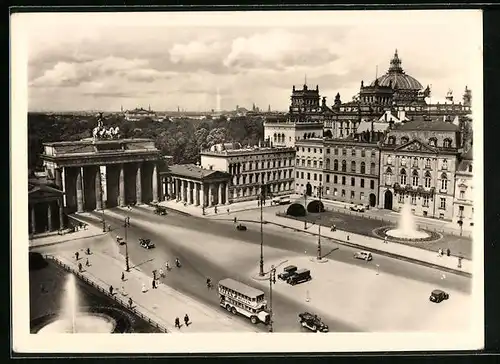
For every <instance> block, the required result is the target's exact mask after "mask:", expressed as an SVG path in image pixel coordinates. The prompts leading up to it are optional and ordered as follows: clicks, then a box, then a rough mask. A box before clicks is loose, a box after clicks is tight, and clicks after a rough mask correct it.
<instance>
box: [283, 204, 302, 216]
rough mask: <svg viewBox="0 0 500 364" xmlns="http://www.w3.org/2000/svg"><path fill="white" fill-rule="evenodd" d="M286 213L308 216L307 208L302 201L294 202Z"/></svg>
mask: <svg viewBox="0 0 500 364" xmlns="http://www.w3.org/2000/svg"><path fill="white" fill-rule="evenodd" d="M286 214H287V215H290V216H295V217H299V216H306V209H305V208H304V206H302V205H301V204H300V203H293V204H291V205H290V206H289V207H288V209H287V210H286Z"/></svg>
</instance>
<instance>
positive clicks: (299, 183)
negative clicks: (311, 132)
mask: <svg viewBox="0 0 500 364" xmlns="http://www.w3.org/2000/svg"><path fill="white" fill-rule="evenodd" d="M323 149H324V146H323V138H312V139H301V140H298V141H297V142H296V145H295V193H296V194H299V195H306V196H311V197H318V190H319V186H320V184H322V183H323V168H324V166H323V160H324V159H323V158H324V155H323V152H324V150H323Z"/></svg>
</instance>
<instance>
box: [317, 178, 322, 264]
mask: <svg viewBox="0 0 500 364" xmlns="http://www.w3.org/2000/svg"><path fill="white" fill-rule="evenodd" d="M322 194H323V186H322V185H321V183H320V184H319V187H318V197H319V205H318V212H319V213H320V215H319V218H318V219H319V221H318V256H317V259H318V260H321V210H322V208H321V195H322Z"/></svg>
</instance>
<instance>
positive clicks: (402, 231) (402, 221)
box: [386, 203, 430, 241]
mask: <svg viewBox="0 0 500 364" xmlns="http://www.w3.org/2000/svg"><path fill="white" fill-rule="evenodd" d="M386 235H387V236H389V237H391V238H395V239H400V240H414V241H416V240H424V239H428V238H429V237H430V234H429V233H427V232H425V231H422V230H418V229H417V228H416V224H415V219H414V217H413V213H412V211H411V206H410V204H408V203H405V204H404V206H403V209H402V210H401V216H400V218H399V222H398V226H397V228H396V229H392V230H388V231H387V232H386Z"/></svg>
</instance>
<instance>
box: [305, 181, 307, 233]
mask: <svg viewBox="0 0 500 364" xmlns="http://www.w3.org/2000/svg"><path fill="white" fill-rule="evenodd" d="M304 209H305V210H306V215H307V188H305V189H304ZM306 229H307V219H306V218H304V230H306Z"/></svg>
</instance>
